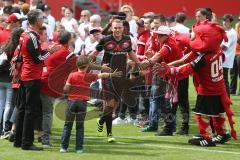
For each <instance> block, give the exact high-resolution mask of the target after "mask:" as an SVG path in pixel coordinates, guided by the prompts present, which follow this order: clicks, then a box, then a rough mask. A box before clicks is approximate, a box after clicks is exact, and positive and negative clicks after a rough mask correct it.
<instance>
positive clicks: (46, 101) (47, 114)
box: [41, 94, 55, 143]
mask: <svg viewBox="0 0 240 160" xmlns="http://www.w3.org/2000/svg"><path fill="white" fill-rule="evenodd" d="M41 100H42V116H43V119H42V129H43V132H44V136H43V142H44V143H50V134H51V129H52V119H53V118H52V117H53V103H54V101H55V98H54V97H50V96H48V95H46V94H41Z"/></svg>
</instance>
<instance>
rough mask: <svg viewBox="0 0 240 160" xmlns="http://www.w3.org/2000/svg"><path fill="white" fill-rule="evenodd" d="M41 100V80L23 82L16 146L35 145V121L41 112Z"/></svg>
mask: <svg viewBox="0 0 240 160" xmlns="http://www.w3.org/2000/svg"><path fill="white" fill-rule="evenodd" d="M40 102H41V100H40V80H31V81H25V82H21V87H20V104H19V106H18V116H17V117H18V118H17V124H16V137H15V141H14V145H15V146H19V147H20V146H21V147H22V148H27V147H30V146H31V145H33V141H34V121H35V118H36V117H38V114H39V113H38V112H39V109H40V104H41V103H40Z"/></svg>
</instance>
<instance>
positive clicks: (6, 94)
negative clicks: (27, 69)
mask: <svg viewBox="0 0 240 160" xmlns="http://www.w3.org/2000/svg"><path fill="white" fill-rule="evenodd" d="M12 96H13V89H12V86H11V83H7V82H0V124H1V123H2V125H3V126H2V128H3V129H4V128H5V122H6V121H7V118H8V114H9V112H10V109H11V106H12V101H13V100H12ZM2 116H3V117H2ZM2 120H3V121H2ZM0 128H1V127H0Z"/></svg>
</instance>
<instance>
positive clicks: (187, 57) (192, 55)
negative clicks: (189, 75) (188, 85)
mask: <svg viewBox="0 0 240 160" xmlns="http://www.w3.org/2000/svg"><path fill="white" fill-rule="evenodd" d="M197 56H198V55H197V54H196V53H194V52H190V53H188V54H186V55H185V56H184V57H183V58H182V60H183V62H184V64H186V63H189V62H191V61H193V60H194V59H196V58H197Z"/></svg>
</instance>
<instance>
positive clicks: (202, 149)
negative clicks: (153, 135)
mask: <svg viewBox="0 0 240 160" xmlns="http://www.w3.org/2000/svg"><path fill="white" fill-rule="evenodd" d="M116 143H117V144H123V145H138V146H139V143H127V142H116ZM141 146H145V147H157V148H164V149H179V150H191V151H201V152H210V153H224V154H235V155H240V153H239V152H232V151H224V150H210V149H204V148H188V147H180V146H179V147H177V146H168V145H160V144H158V145H155V144H141Z"/></svg>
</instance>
